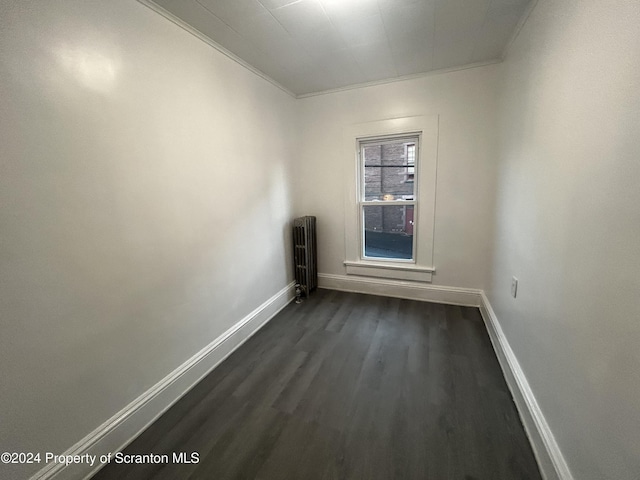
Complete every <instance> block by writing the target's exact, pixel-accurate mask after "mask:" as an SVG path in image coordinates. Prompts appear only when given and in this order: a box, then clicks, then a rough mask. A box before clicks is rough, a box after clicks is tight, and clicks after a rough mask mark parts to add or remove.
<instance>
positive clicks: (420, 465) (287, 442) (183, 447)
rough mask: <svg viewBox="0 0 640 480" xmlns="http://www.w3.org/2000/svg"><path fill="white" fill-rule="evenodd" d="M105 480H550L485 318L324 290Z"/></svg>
mask: <svg viewBox="0 0 640 480" xmlns="http://www.w3.org/2000/svg"><path fill="white" fill-rule="evenodd" d="M151 452H152V453H156V454H162V453H167V454H168V455H169V456H170V457H171V454H172V452H188V453H191V452H198V454H199V458H200V461H199V463H197V464H174V463H173V462H170V463H169V464H143V465H126V466H125V465H116V464H110V465H108V466H107V467H105V468H103V469H102V470H101V471H100V472H99V473H98V474H97V475H96V476H95V477H94V479H95V480H98V479H101V480H104V479H119V480H120V479H136V480H138V479H207V480H210V479H214V480H224V479H243V480H244V479H254V478H255V479H273V480H286V479H296V480H297V479H300V480H314V479H326V480H328V479H380V480H390V479H432V480H445V479H461V480H472V479H477V480H479V479H487V480H499V479H508V480H524V479H540V478H541V477H540V474H539V472H538V467H537V465H536V462H535V460H534V457H533V454H532V451H531V447H530V445H529V443H528V441H527V438H526V436H525V433H524V430H523V427H522V425H521V423H520V420H519V417H518V414H517V412H516V410H515V407H514V404H513V401H512V399H511V396H510V394H509V391H508V389H507V386H506V384H505V381H504V378H503V377H502V374H501V371H500V367H499V365H498V362H497V360H496V357H495V354H494V352H493V350H492V347H491V344H490V342H489V338H488V336H487V333H486V330H485V328H484V325H483V323H482V320H481V318H480V314H479V312H478V309H476V308H467V307H456V306H447V305H438V304H431V303H425V302H417V301H411V300H400V299H395V298H386V297H376V296H369V295H361V294H353V293H343V292H336V291H329V290H319V291H317V292H316V293H315V294H314V295H312V297H311V298H310V299H309V300H307V301H306V302H304V303H303V304H302V305H296V304H291V305H289V306H288V307H287V308H285V309H284V310H283V311H282V312H281V313H280V314H279V315H277V316H276V317H275V318H274V319H273V320H272V321H271V322H269V324H267V326H266V327H265V328H263V329H262V330H261V331H260V332H258V333H257V334H256V335H255V336H254V337H253V338H251V339H250V340H249V341H247V343H245V344H244V345H243V346H242V347H241V348H239V349H238V350H237V351H236V352H235V353H234V354H233V355H231V356H230V357H229V358H228V359H227V360H226V361H225V362H224V363H222V364H221V365H220V366H219V367H218V368H216V369H215V370H214V371H213V372H212V373H211V374H210V375H209V376H208V377H206V378H205V379H204V380H203V381H202V382H201V383H200V384H198V385H197V386H196V387H195V388H194V389H193V390H192V391H191V392H189V393H188V394H187V395H186V396H185V397H183V398H182V399H181V400H180V401H179V402H178V403H177V404H176V405H175V406H173V407H172V408H171V409H170V410H169V411H167V413H166V414H165V415H163V416H162V417H161V418H160V419H159V420H158V421H156V422H155V423H154V424H153V425H152V426H151V427H149V428H148V429H147V430H146V431H145V432H144V433H142V435H140V436H139V437H138V438H137V439H136V440H135V441H134V442H133V443H132V444H131V445H130V446H129V447H128V448H127V449H126V450H125V453H127V454H134V453H139V454H148V453H151Z"/></svg>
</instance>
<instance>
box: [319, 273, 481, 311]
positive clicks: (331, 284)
mask: <svg viewBox="0 0 640 480" xmlns="http://www.w3.org/2000/svg"><path fill="white" fill-rule="evenodd" d="M318 286H319V287H320V288H328V289H330V290H341V291H343V292H356V293H368V294H370V295H382V296H385V297H396V298H406V299H409V300H422V301H426V302H434V303H446V304H449V305H463V306H466V307H479V306H480V301H481V298H480V293H481V291H480V290H474V289H471V288H456V287H442V286H439V285H428V284H420V283H415V282H406V281H402V280H391V279H388V278H367V277H359V276H357V275H332V274H328V273H319V274H318Z"/></svg>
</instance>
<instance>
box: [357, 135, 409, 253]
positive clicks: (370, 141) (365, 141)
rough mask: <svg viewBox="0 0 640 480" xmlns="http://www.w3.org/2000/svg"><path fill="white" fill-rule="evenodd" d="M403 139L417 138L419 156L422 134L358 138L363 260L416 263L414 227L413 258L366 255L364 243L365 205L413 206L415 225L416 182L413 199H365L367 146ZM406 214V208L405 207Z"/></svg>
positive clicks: (359, 202)
mask: <svg viewBox="0 0 640 480" xmlns="http://www.w3.org/2000/svg"><path fill="white" fill-rule="evenodd" d="M402 140H415V142H414V143H413V145H414V147H415V154H416V156H415V157H414V158H418V157H417V156H418V155H419V150H418V148H419V145H420V134H412V135H385V136H383V137H373V138H359V139H358V180H357V181H358V185H357V188H358V190H357V192H358V210H359V212H360V213H359V221H360V225H359V230H360V259H361V260H370V261H375V262H385V263H387V262H397V263H414V264H415V263H416V253H417V252H416V245H417V235H416V232H415V228H414V234H413V235H412V237H413V238H412V246H411V258H384V257H367V256H365V245H364V235H365V230H364V227H365V225H364V207H367V206H374V207H386V206H394V205H395V206H401V207H407V206H413V218H414V227H415V221H416V219H417V218H418V210H419V207H418V195H419V193H418V191H417V190H418V184H417V183H414V185H413V200H383V201H375V200H365V198H364V197H365V193H364V188H365V185H364V178H365V170H364V167H365V160H366V159H364V158H362V156H361V155H362V151H363V149H364V148H365V146H372V145H384V144H387V143H391V142H400V141H402ZM404 151H405V153H404V155H405V166H406V165H407V163H406V162H407V156H406V155H407V148H406V147H405V150H404ZM415 171H416V169H415V163H414V178H415ZM405 181H406V180H405ZM405 215H406V208H405Z"/></svg>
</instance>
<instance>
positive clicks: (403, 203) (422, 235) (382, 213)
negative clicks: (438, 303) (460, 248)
mask: <svg viewBox="0 0 640 480" xmlns="http://www.w3.org/2000/svg"><path fill="white" fill-rule="evenodd" d="M342 152H343V156H344V160H345V164H344V165H345V171H344V179H345V182H346V183H345V195H346V202H345V207H346V212H345V216H344V221H345V260H344V266H345V273H346V274H347V275H360V276H365V277H379V278H387V279H394V280H403V281H407V280H408V281H415V282H429V281H431V276H432V274H433V273H434V272H435V268H434V267H433V232H434V223H435V199H436V171H437V158H438V116H437V115H431V116H415V117H398V118H391V119H386V120H376V121H372V122H366V123H359V124H354V125H349V126H345V129H344V143H343V150H342ZM350 159H352V160H350ZM352 162H353V163H352Z"/></svg>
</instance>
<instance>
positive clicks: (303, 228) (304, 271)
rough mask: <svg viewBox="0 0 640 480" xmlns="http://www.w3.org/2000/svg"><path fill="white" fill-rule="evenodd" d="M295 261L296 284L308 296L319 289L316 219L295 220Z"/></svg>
mask: <svg viewBox="0 0 640 480" xmlns="http://www.w3.org/2000/svg"><path fill="white" fill-rule="evenodd" d="M293 261H294V269H295V277H296V283H299V284H300V286H302V287H303V292H304V294H305V295H306V296H308V295H309V293H311V292H312V291H313V290H315V289H316V288H317V287H318V254H317V241H316V217H312V216H306V217H300V218H296V219H294V220H293Z"/></svg>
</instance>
